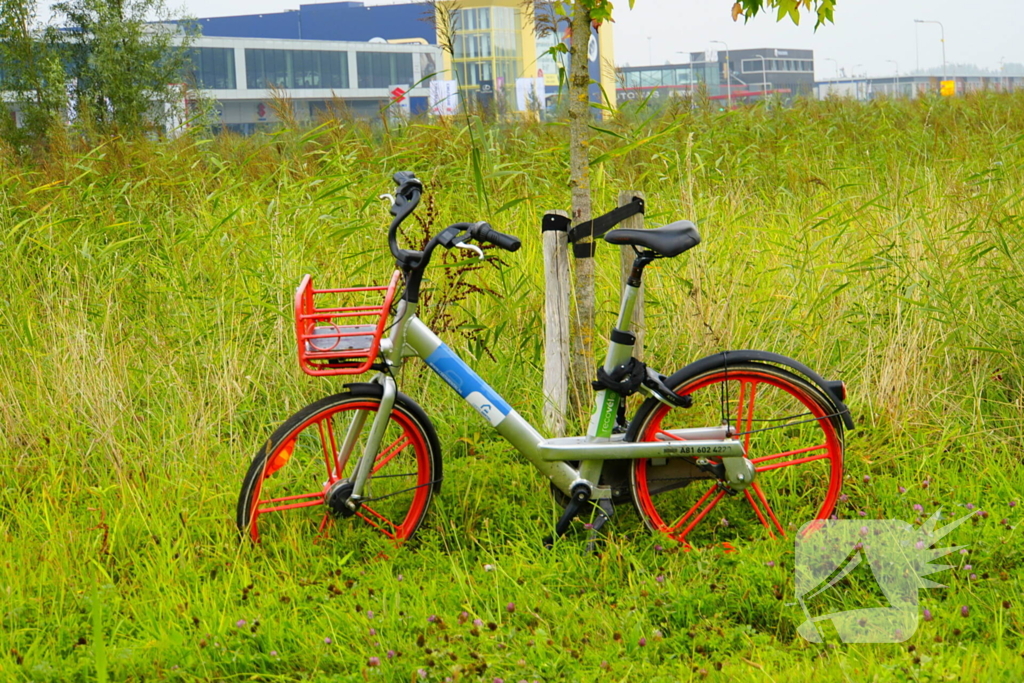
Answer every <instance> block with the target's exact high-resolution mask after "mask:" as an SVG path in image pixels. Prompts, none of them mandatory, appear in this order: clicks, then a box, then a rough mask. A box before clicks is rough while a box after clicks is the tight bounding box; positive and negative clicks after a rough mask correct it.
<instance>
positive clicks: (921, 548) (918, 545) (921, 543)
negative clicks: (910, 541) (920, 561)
mask: <svg viewBox="0 0 1024 683" xmlns="http://www.w3.org/2000/svg"><path fill="white" fill-rule="evenodd" d="M914 547H915V548H917V549H918V550H924V541H918V542H917V543H915V544H914Z"/></svg>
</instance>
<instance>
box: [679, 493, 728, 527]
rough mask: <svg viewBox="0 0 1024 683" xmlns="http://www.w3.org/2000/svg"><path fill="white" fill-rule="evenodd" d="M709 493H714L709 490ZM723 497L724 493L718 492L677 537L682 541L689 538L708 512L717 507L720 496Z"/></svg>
mask: <svg viewBox="0 0 1024 683" xmlns="http://www.w3.org/2000/svg"><path fill="white" fill-rule="evenodd" d="M711 491H714V489H711ZM709 493H710V491H709ZM724 495H725V491H719V492H718V495H717V496H715V497H714V499H712V501H711V502H710V503H708V506H707V507H706V508H704V509H703V510H701V511H700V514H699V515H697V516H696V517H694V519H693V521H692V522H690V524H689V525H688V526H687V527H686V528H685V529H683V532H682V533H681V534H679V536H680V537H681V538H683V539H685V538H686V537H687V536H689V534H690V532H691V531H693V528H694V527H695V526H697V525H698V524H700V522H701V520H702V519H704V518H705V517H706V516H707V514H708V513H709V512H711V511H712V510H714V509H715V506H716V505H718V501H720V500H722V496H724Z"/></svg>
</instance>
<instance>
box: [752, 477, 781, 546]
mask: <svg viewBox="0 0 1024 683" xmlns="http://www.w3.org/2000/svg"><path fill="white" fill-rule="evenodd" d="M751 487H752V488H753V489H754V492H755V493H757V497H758V498H759V499H760V500H761V505H763V506H764V509H765V511H766V512H767V513H768V516H769V517H771V520H772V523H773V524H774V525H775V528H776V529H778V530H779V533H780V534H782V537H783V538H785V537H786V530H785V529H783V528H782V525H781V524H780V523H779V518H778V517H776V516H775V511H774V510H772V506H771V505H769V504H768V499H767V498H766V497H765V495H764V491H762V490H761V485H760V484H758V483H757V482H756V481H755V482H754V483H753V484H752V485H751Z"/></svg>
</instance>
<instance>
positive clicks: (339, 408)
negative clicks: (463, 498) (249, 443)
mask: <svg viewBox="0 0 1024 683" xmlns="http://www.w3.org/2000/svg"><path fill="white" fill-rule="evenodd" d="M381 394H382V389H381V387H379V386H377V385H357V386H353V387H352V389H351V390H350V391H348V392H345V393H341V394H336V395H334V396H329V397H327V398H325V399H322V400H320V401H317V402H316V403H313V404H311V405H309V406H307V407H305V408H303V409H302V410H300V411H299V412H298V413H296V414H295V415H293V416H292V417H291V418H289V419H288V420H287V421H286V422H285V423H284V424H283V425H281V427H280V428H278V430H277V431H276V432H274V434H273V435H272V436H271V437H270V439H269V441H267V443H266V445H265V446H264V447H263V448H261V449H260V450H259V451H258V452H257V453H256V456H255V457H254V458H253V461H252V464H251V465H250V467H249V471H248V473H247V474H246V475H245V479H244V480H243V482H242V491H241V494H240V495H239V498H238V508H237V514H236V523H237V525H238V528H239V530H240V531H243V532H245V533H248V534H249V536H250V538H251V539H252V540H253V541H259V540H260V538H261V536H262V535H264V534H266V533H268V532H271V531H273V532H282V531H284V530H285V529H286V528H287V527H288V526H289V525H292V524H295V523H307V524H308V523H310V522H312V523H314V524H316V525H317V526H318V527H319V529H320V531H323V530H324V529H325V528H326V527H328V526H329V525H330V524H331V522H332V520H333V519H334V518H335V515H336V514H337V513H338V512H339V511H340V512H341V513H342V515H343V516H350V517H352V518H353V519H354V520H355V522H356V523H358V524H361V525H363V526H366V527H368V528H371V529H374V530H376V531H377V532H379V533H381V534H383V535H384V536H386V537H388V538H390V539H392V540H394V541H399V542H400V541H404V540H407V539H409V538H411V537H412V536H413V534H415V533H416V530H417V529H418V528H419V526H420V523H421V522H422V521H423V518H424V516H425V515H426V513H427V508H428V507H429V505H430V500H431V497H432V495H433V493H434V491H435V490H437V489H438V488H439V487H440V481H441V448H440V445H439V443H438V440H437V435H436V434H435V432H434V428H433V425H432V424H431V423H430V420H429V418H427V416H426V415H425V414H424V413H423V411H422V409H421V408H420V407H419V406H417V405H416V404H415V403H413V402H412V400H411V399H409V398H407V397H405V396H403V395H402V394H399V395H398V397H397V398H396V400H395V406H394V409H393V410H392V411H391V416H390V419H389V421H388V425H387V428H386V429H385V431H384V436H383V438H382V439H381V444H380V448H379V449H378V452H377V454H376V456H375V457H374V462H373V465H372V467H371V470H370V475H369V477H368V478H367V481H366V484H365V485H364V487H363V494H362V502H361V504H360V506H359V507H358V508H357V509H356V510H355V511H354V512H353V511H349V510H348V509H347V508H344V509H341V510H338V509H335V510H333V513H334V514H332V510H331V508H330V507H329V506H328V505H327V504H326V502H325V500H326V499H333V500H335V501H339V502H340V501H342V500H344V499H346V498H347V497H348V493H349V492H350V491H351V481H352V478H353V477H354V476H355V475H354V471H355V466H356V463H357V462H358V460H359V458H360V457H361V456H362V454H363V450H364V447H365V443H366V437H367V434H368V433H369V431H370V426H371V425H372V424H373V419H374V417H375V416H376V415H377V412H378V410H379V409H380V400H381ZM346 487H347V490H346ZM335 507H338V506H337V505H336V506H335Z"/></svg>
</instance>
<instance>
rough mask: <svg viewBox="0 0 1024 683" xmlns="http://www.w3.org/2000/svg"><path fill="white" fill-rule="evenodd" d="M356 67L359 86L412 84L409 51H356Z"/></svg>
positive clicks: (384, 86)
mask: <svg viewBox="0 0 1024 683" xmlns="http://www.w3.org/2000/svg"><path fill="white" fill-rule="evenodd" d="M356 69H357V70H358V72H359V87H360V88H388V87H390V86H392V85H412V84H413V83H412V53H410V52H358V53H356Z"/></svg>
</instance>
